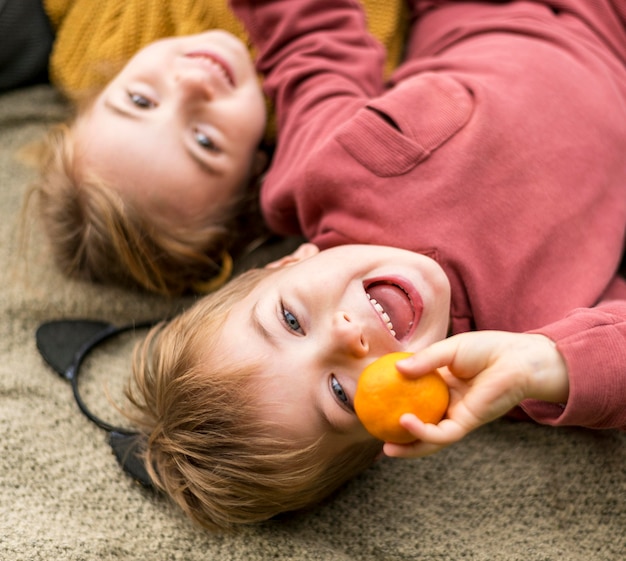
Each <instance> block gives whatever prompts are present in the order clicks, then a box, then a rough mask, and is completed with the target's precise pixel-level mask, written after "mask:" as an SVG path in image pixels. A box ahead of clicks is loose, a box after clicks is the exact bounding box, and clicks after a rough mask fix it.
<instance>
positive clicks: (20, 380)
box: [0, 86, 626, 561]
mask: <svg viewBox="0 0 626 561" xmlns="http://www.w3.org/2000/svg"><path fill="white" fill-rule="evenodd" d="M65 111H66V108H65V106H64V105H63V103H62V102H61V101H60V100H59V99H58V97H57V96H56V95H55V93H54V91H53V90H52V89H50V88H48V87H45V86H43V87H34V88H29V89H25V90H21V91H16V92H12V93H10V94H4V95H3V96H0V213H1V214H2V216H1V218H0V252H1V255H0V262H2V263H3V267H2V268H1V270H0V287H1V288H0V559H1V560H3V561H4V560H7V561H21V560H29V561H30V560H50V561H66V560H72V561H74V560H76V561H78V560H80V561H107V560H119V559H124V560H135V559H137V560H142V561H146V560H151V561H158V560H168V561H169V560H172V561H173V560H181V561H182V560H184V561H195V560H203V561H206V560H223V561H235V560H245V561H261V560H274V561H287V560H307V561H309V560H320V561H322V560H323V561H342V560H354V561H402V560H424V561H433V560H455V561H457V560H458V561H460V560H463V561H474V560H476V561H478V560H489V561H492V560H519V561H546V560H555V561H556V560H559V561H563V560H566V561H591V560H615V561H618V560H620V561H622V560H623V559H625V558H626V434H622V433H618V432H612V431H606V432H594V431H588V430H582V429H574V428H572V429H554V428H549V427H542V426H537V425H534V424H531V423H517V422H513V421H507V420H501V421H498V422H495V423H493V424H491V425H489V426H487V427H484V428H482V429H481V430H479V431H477V432H476V433H474V434H473V435H471V436H470V437H469V438H467V439H466V440H465V441H463V442H461V443H459V444H458V445H456V446H454V447H452V448H449V449H447V450H445V451H443V452H441V453H439V454H437V455H435V456H432V457H428V458H424V459H419V460H418V459H416V460H390V459H384V460H382V461H380V462H379V463H378V464H377V465H375V466H374V467H373V468H371V469H370V470H368V471H367V472H366V473H364V474H362V476H360V477H358V478H357V479H355V480H354V481H352V482H351V483H350V484H348V485H347V486H346V487H345V488H344V489H342V490H341V491H340V492H339V493H338V494H337V496H335V497H333V498H332V499H331V500H329V501H328V502H326V503H325V504H323V505H321V506H319V507H318V508H315V509H314V510H313V511H312V512H308V513H303V514H299V515H296V516H291V517H289V519H288V520H281V521H274V522H271V523H267V524H262V525H259V526H254V527H249V528H245V529H243V530H242V531H240V532H238V533H236V534H232V535H213V534H209V533H207V532H206V531H204V530H201V529H198V528H196V527H194V526H193V525H192V524H191V523H190V522H189V521H188V520H187V519H186V518H184V517H183V515H182V514H181V513H180V512H179V511H178V510H177V509H176V508H175V507H174V506H172V505H171V504H170V503H168V502H167V501H166V500H164V499H163V498H161V497H158V496H154V495H152V494H151V493H149V492H147V491H145V490H143V489H141V488H140V487H138V486H137V485H136V484H135V483H133V481H132V480H131V479H130V478H129V477H127V476H126V475H124V474H123V473H122V472H121V470H120V468H119V467H118V465H117V462H116V460H115V458H114V456H113V454H112V453H111V450H110V448H109V446H108V444H107V442H106V438H105V433H104V432H103V431H102V430H100V429H98V428H97V427H95V426H94V425H92V424H91V423H90V422H89V421H87V420H86V419H85V418H84V417H83V416H82V415H81V414H80V413H79V411H78V408H77V406H76V404H75V402H74V399H73V397H72V392H71V388H70V386H69V384H68V382H67V381H66V380H64V379H62V378H61V377H59V376H58V375H56V374H55V373H53V371H52V370H51V369H50V368H49V367H48V366H47V365H46V364H45V363H44V362H43V360H42V359H41V358H40V356H39V354H38V352H37V349H36V346H35V331H36V329H37V327H38V326H39V325H40V324H41V323H42V322H44V321H47V320H51V319H57V318H92V319H98V320H105V321H110V322H113V323H115V324H120V325H121V324H125V323H128V322H132V321H140V320H144V319H151V318H154V317H155V316H156V317H158V316H165V315H168V314H171V313H172V312H173V311H175V310H176V309H179V307H181V306H186V305H188V304H189V303H190V301H189V300H181V301H177V302H170V301H167V300H164V299H161V298H158V297H151V296H146V295H139V294H136V293H132V292H129V291H122V290H117V289H113V288H102V287H96V286H91V285H88V284H84V283H80V282H74V281H69V280H67V279H65V278H63V277H61V276H60V275H59V274H58V273H57V272H56V271H55V269H54V267H53V266H52V264H51V262H50V259H49V255H48V253H47V251H46V248H45V244H44V243H43V241H42V237H41V235H40V234H39V233H38V232H37V230H36V229H34V230H32V233H31V236H30V239H29V243H28V245H27V249H28V251H27V252H26V253H27V255H25V254H24V248H23V247H22V245H20V238H19V236H18V228H19V214H20V209H21V205H22V196H23V193H24V190H25V188H26V186H27V185H28V183H29V181H31V180H32V179H33V178H34V174H33V170H32V169H31V168H29V167H28V165H26V164H25V163H24V161H23V160H22V158H21V157H20V156H19V155H18V154H19V151H20V148H21V147H22V146H24V145H27V144H28V143H30V142H33V141H34V140H36V139H37V138H39V137H40V135H41V134H42V132H43V131H44V129H45V127H46V126H48V125H49V124H50V123H52V122H54V121H55V120H58V119H61V118H62V117H63V116H64V114H65ZM26 257H27V259H26ZM134 340H135V337H134V336H132V335H129V336H127V337H122V338H121V339H120V340H115V341H112V342H111V343H110V344H107V345H105V346H104V347H103V348H102V349H98V351H97V352H96V353H94V355H93V356H91V357H90V358H89V360H88V363H87V364H86V371H85V380H84V384H85V393H86V396H87V399H88V401H89V404H90V406H91V407H92V408H93V409H94V411H96V412H97V413H98V414H99V415H101V416H103V417H105V418H107V419H110V420H111V421H114V422H118V421H119V418H118V417H117V416H116V412H115V410H114V409H113V408H112V407H111V405H110V404H109V401H108V400H107V397H106V395H107V392H108V393H109V394H110V395H111V396H112V397H113V399H115V398H116V396H117V395H119V394H118V392H119V391H120V387H121V385H122V383H123V380H124V377H125V375H126V372H127V369H128V366H129V362H130V354H131V348H132V343H133V341H134ZM625 405H626V404H625Z"/></svg>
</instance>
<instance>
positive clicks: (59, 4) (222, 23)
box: [44, 0, 407, 98]
mask: <svg viewBox="0 0 626 561" xmlns="http://www.w3.org/2000/svg"><path fill="white" fill-rule="evenodd" d="M362 1H363V4H364V6H365V10H366V13H367V19H368V25H369V29H370V31H371V32H372V34H373V35H374V36H375V37H377V38H378V40H379V41H380V42H381V43H382V44H383V45H384V46H385V47H386V48H387V53H388V56H387V67H386V69H387V72H389V71H390V70H391V69H393V68H394V67H395V66H397V64H398V62H399V60H400V56H401V51H402V47H403V45H404V40H405V36H406V29H407V25H406V23H407V18H406V13H405V7H404V4H405V0H362ZM44 7H45V9H46V12H47V14H48V17H49V18H50V20H51V22H52V26H53V28H54V29H55V33H56V38H55V43H54V47H53V51H52V55H51V58H50V78H51V80H52V83H53V84H55V85H56V86H57V87H58V88H59V89H61V90H62V91H63V92H64V93H65V94H66V95H67V96H69V97H70V98H78V97H80V96H81V95H82V94H84V93H88V92H91V91H94V90H97V89H99V88H101V87H102V86H104V84H106V83H107V82H108V81H109V79H110V78H112V77H113V75H114V74H115V73H116V72H117V71H118V70H120V69H121V67H122V66H123V65H124V63H125V62H126V61H127V60H128V59H129V58H130V57H131V56H132V55H133V54H134V53H135V52H136V51H137V50H139V49H140V48H141V47H143V46H144V45H147V44H148V43H151V42H152V41H155V40H156V39H159V38H161V37H167V36H171V35H187V34H193V33H199V32H201V31H206V30H208V29H213V28H220V29H225V30H227V31H230V32H231V33H233V34H234V35H236V36H238V37H239V38H240V39H242V40H243V41H245V42H246V43H247V37H246V34H245V32H244V29H243V26H242V25H241V23H240V22H239V21H238V20H237V19H236V18H235V16H234V15H233V14H232V12H231V11H230V9H229V7H228V0H104V1H103V2H94V0H44Z"/></svg>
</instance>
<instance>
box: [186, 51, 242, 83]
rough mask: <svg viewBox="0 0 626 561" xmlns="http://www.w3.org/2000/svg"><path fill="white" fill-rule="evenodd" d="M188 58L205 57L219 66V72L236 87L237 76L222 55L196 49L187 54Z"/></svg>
mask: <svg viewBox="0 0 626 561" xmlns="http://www.w3.org/2000/svg"><path fill="white" fill-rule="evenodd" d="M185 56H186V57H188V58H199V59H204V60H207V61H209V62H211V63H212V64H213V65H214V66H215V67H217V68H218V70H219V72H221V74H222V75H223V76H224V78H225V79H226V81H227V82H228V83H229V84H230V85H231V86H232V87H233V88H234V87H235V76H234V74H233V71H232V69H231V67H230V66H229V65H228V63H227V62H226V61H225V60H224V59H223V58H222V57H220V56H218V55H216V54H213V53H209V52H206V51H194V52H191V53H187V54H186V55H185Z"/></svg>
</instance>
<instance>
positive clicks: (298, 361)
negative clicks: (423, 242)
mask: <svg viewBox="0 0 626 561" xmlns="http://www.w3.org/2000/svg"><path fill="white" fill-rule="evenodd" d="M374 300H376V302H377V303H376V302H374ZM449 313H450V284H449V281H448V278H447V276H446V275H445V273H444V272H443V270H442V269H441V267H440V266H439V265H438V264H437V263H436V262H435V261H434V260H432V259H430V258H429V257H426V256H424V255H421V254H417V253H413V252H409V251H405V250H401V249H395V248H389V247H381V246H362V245H355V246H340V247H336V248H333V249H329V250H326V251H322V252H318V251H317V248H316V247H315V246H313V245H312V244H305V245H304V246H302V247H301V248H300V250H298V251H297V252H296V254H294V256H293V257H292V258H291V259H286V260H285V261H284V262H283V263H281V264H279V267H278V268H277V270H276V271H275V273H274V274H272V275H269V276H268V277H266V278H264V279H263V280H261V281H260V283H259V284H258V285H257V286H256V287H255V288H254V289H253V290H252V291H251V292H250V293H249V294H248V295H247V296H246V298H244V299H243V300H242V301H240V302H238V303H237V304H236V305H235V306H234V307H233V309H232V310H231V312H230V313H229V315H228V317H227V319H226V321H225V323H224V326H223V331H222V333H221V335H220V338H219V348H220V351H221V352H224V353H225V354H226V356H231V357H236V358H237V360H239V359H241V360H242V361H243V362H244V363H245V362H246V361H247V360H250V361H254V362H256V363H257V364H261V365H262V368H263V371H262V372H260V373H259V376H258V378H255V379H254V387H255V388H256V385H257V384H258V388H259V389H258V392H257V393H256V395H257V397H258V399H259V400H260V403H261V416H262V418H265V419H268V420H271V421H273V422H276V423H278V425H279V426H280V427H281V431H284V432H285V434H284V436H285V437H287V438H296V439H298V440H299V441H303V440H304V441H308V440H315V439H317V438H318V437H319V436H321V435H322V434H325V435H327V438H329V439H330V449H329V451H330V452H331V453H332V452H333V450H335V451H336V450H337V448H342V447H345V446H347V445H349V444H352V443H355V442H360V441H364V440H367V439H370V438H371V437H370V436H369V435H368V434H367V433H366V432H365V429H364V428H363V427H362V425H361V423H360V422H359V421H358V419H357V417H356V415H355V413H354V410H353V408H352V400H353V396H354V393H355V389H356V385H357V381H358V379H359V375H360V373H361V371H362V370H363V368H364V367H365V366H366V365H368V364H369V363H371V362H372V361H373V360H375V359H376V358H378V357H380V356H382V355H383V354H386V353H390V352H393V351H417V350H419V349H422V348H424V347H426V346H427V345H429V344H431V343H433V342H435V341H438V340H440V339H442V338H444V337H445V336H446V334H447V330H448V323H449Z"/></svg>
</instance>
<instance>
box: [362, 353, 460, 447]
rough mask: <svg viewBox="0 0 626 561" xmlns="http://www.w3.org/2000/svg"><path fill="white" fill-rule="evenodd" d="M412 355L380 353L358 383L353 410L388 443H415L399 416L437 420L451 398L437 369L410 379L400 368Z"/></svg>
mask: <svg viewBox="0 0 626 561" xmlns="http://www.w3.org/2000/svg"><path fill="white" fill-rule="evenodd" d="M409 356H411V353H403V352H396V353H390V354H386V355H384V356H381V357H380V358H379V359H377V360H375V361H374V362H372V363H371V364H370V365H369V366H367V367H366V368H365V369H364V370H363V372H362V373H361V376H360V377H359V381H358V384H357V389H356V393H355V395H354V410H355V411H356V414H357V416H358V418H359V419H360V421H361V422H362V423H363V426H364V427H365V428H366V429H367V431H368V432H369V433H370V434H371V435H372V436H374V437H376V438H378V439H380V440H384V441H385V442H395V443H396V444H405V443H407V442H412V441H413V440H415V437H414V436H413V435H412V434H411V433H410V432H409V431H407V430H406V429H405V428H403V427H402V426H401V425H400V417H401V416H402V415H404V414H405V413H413V414H414V415H415V416H416V417H417V418H418V419H420V420H422V421H424V422H425V423H438V422H439V421H440V420H441V419H442V418H443V416H444V415H445V412H446V409H447V408H448V403H449V401H450V394H449V391H448V386H447V385H446V383H445V382H444V380H443V378H442V377H441V375H440V374H439V373H438V372H437V371H433V372H429V373H428V374H425V375H424V376H420V377H419V378H414V379H410V378H407V377H405V376H404V375H403V374H401V373H400V372H399V371H398V370H397V368H396V362H397V361H399V360H401V359H403V358H407V357H409Z"/></svg>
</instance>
